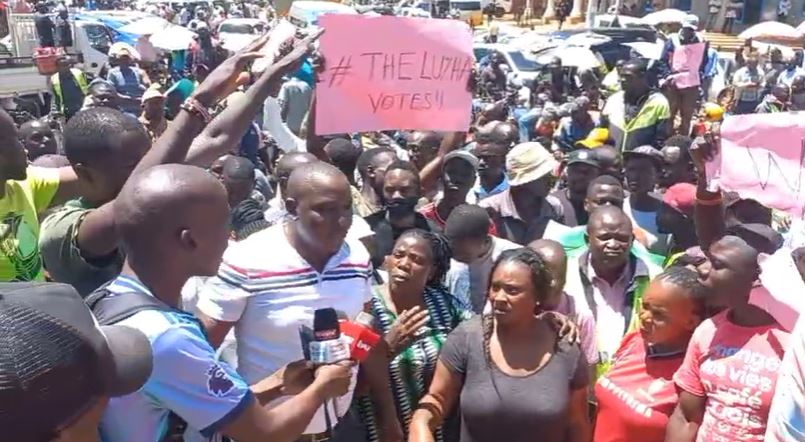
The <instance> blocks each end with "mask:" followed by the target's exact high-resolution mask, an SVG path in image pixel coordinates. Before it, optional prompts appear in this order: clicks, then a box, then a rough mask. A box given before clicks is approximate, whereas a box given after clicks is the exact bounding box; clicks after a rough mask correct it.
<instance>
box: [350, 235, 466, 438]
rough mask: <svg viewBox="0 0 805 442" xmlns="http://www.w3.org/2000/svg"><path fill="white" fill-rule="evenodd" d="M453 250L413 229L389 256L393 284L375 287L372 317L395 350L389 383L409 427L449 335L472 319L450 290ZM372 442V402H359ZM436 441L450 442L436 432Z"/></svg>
mask: <svg viewBox="0 0 805 442" xmlns="http://www.w3.org/2000/svg"><path fill="white" fill-rule="evenodd" d="M450 257H451V252H450V247H449V245H448V243H447V240H446V239H445V238H444V237H442V236H441V235H440V234H438V233H431V232H427V231H424V230H420V229H412V230H407V231H405V233H403V234H402V235H401V236H400V237H399V238H398V239H397V242H396V243H395V244H394V248H393V249H392V252H391V254H390V255H389V256H388V257H386V262H385V267H386V269H387V270H388V274H389V277H388V283H387V284H385V285H382V286H378V287H375V290H374V296H373V297H372V300H371V301H370V304H371V310H372V312H371V313H372V315H373V316H374V317H375V318H376V320H377V324H378V329H379V330H380V331H381V332H382V333H383V336H384V340H385V341H386V344H387V345H388V348H389V365H388V370H389V379H390V381H391V391H392V394H393V397H394V402H395V405H396V408H397V415H398V418H399V422H400V423H401V424H402V425H403V428H408V423H409V422H410V420H411V415H412V414H413V412H414V409H415V408H416V405H417V403H419V399H420V398H422V396H423V395H424V394H425V393H426V392H427V389H428V385H429V384H430V381H431V379H432V378H433V372H434V370H435V368H436V360H437V357H438V355H439V351H440V350H441V348H442V345H443V344H444V342H445V340H446V339H447V335H448V334H449V333H450V332H451V331H453V329H455V328H456V327H457V326H458V325H459V323H461V322H462V321H464V320H465V319H468V318H469V317H470V315H471V312H470V310H469V307H468V306H465V305H462V304H461V303H460V301H459V300H458V299H457V298H455V297H453V296H452V295H451V294H450V293H449V292H448V291H447V289H446V288H445V286H444V284H443V280H444V277H445V274H446V273H447V270H448V269H449V267H450ZM359 410H360V414H361V418H362V420H363V421H364V423H365V424H366V427H367V433H368V434H369V440H370V441H377V440H380V435H381V434H380V433H381V432H380V429H379V428H378V424H377V421H378V419H376V416H375V413H374V411H375V410H374V409H373V407H372V402H371V401H370V400H369V398H368V397H362V398H360V399H359ZM436 440H437V441H443V440H451V438H445V437H444V434H443V432H442V430H441V429H436Z"/></svg>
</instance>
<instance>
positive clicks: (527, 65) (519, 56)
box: [509, 51, 539, 72]
mask: <svg viewBox="0 0 805 442" xmlns="http://www.w3.org/2000/svg"><path fill="white" fill-rule="evenodd" d="M509 57H511V59H512V61H513V62H514V65H515V66H516V67H517V70H519V71H523V72H536V71H538V70H539V64H538V63H537V62H536V61H534V60H532V59H530V58H526V56H525V55H523V53H522V52H519V51H509Z"/></svg>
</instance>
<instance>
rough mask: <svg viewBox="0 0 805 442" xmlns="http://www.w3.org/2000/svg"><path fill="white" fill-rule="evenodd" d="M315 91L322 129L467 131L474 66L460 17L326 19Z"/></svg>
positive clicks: (331, 16)
mask: <svg viewBox="0 0 805 442" xmlns="http://www.w3.org/2000/svg"><path fill="white" fill-rule="evenodd" d="M319 24H320V25H321V26H322V27H323V28H324V29H325V31H324V34H323V35H322V37H321V41H320V46H319V47H320V50H321V52H322V54H323V55H324V58H325V71H324V72H323V73H322V74H321V81H320V82H319V83H318V84H317V86H316V132H317V133H318V134H334V133H345V132H363V131H376V130H392V129H423V130H440V131H466V130H467V129H468V128H469V124H470V118H471V111H472V94H471V93H470V92H469V91H468V90H467V83H468V79H469V76H470V75H471V72H472V67H473V63H474V59H473V53H472V37H471V32H470V28H469V26H467V24H466V23H463V22H461V21H458V20H435V19H420V18H407V17H364V16H359V15H343V14H327V15H324V16H323V17H321V18H320V19H319Z"/></svg>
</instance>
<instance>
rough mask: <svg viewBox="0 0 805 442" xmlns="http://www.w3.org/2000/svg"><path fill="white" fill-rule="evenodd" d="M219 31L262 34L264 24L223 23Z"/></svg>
mask: <svg viewBox="0 0 805 442" xmlns="http://www.w3.org/2000/svg"><path fill="white" fill-rule="evenodd" d="M218 32H225V33H227V34H262V33H263V25H250V24H248V23H223V24H221V29H220V30H219V31H218Z"/></svg>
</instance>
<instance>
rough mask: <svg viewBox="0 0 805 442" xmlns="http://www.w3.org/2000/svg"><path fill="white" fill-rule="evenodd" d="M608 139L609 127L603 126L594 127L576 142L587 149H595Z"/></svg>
mask: <svg viewBox="0 0 805 442" xmlns="http://www.w3.org/2000/svg"><path fill="white" fill-rule="evenodd" d="M608 139H609V129H606V128H603V127H596V128H594V129H593V130H591V131H590V133H589V134H588V135H587V138H585V139H583V140H581V141H579V142H577V143H576V144H581V145H582V146H584V147H586V148H588V149H595V148H596V147H601V145H603V144H604V143H606V142H607V140H608Z"/></svg>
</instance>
